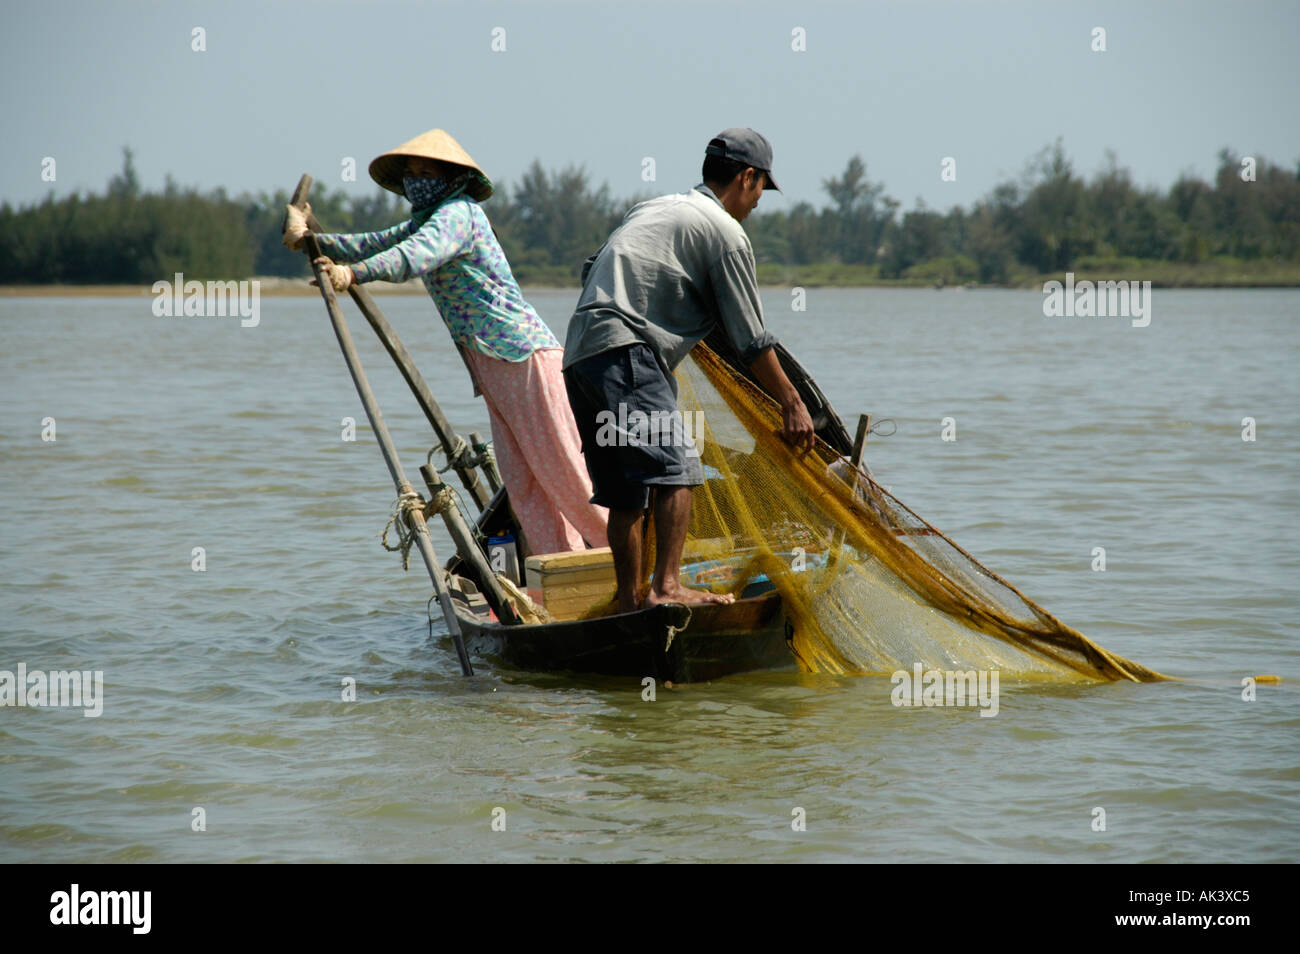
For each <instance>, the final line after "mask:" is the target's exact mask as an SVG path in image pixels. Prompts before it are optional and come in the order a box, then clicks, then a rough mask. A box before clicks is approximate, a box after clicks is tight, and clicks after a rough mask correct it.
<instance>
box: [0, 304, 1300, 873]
mask: <svg viewBox="0 0 1300 954" xmlns="http://www.w3.org/2000/svg"><path fill="white" fill-rule="evenodd" d="M530 297H531V299H532V300H533V301H534V303H535V304H536V305H537V307H538V308H539V310H540V311H541V312H542V313H543V315H544V316H545V317H546V318H547V319H548V320H549V321H551V322H552V324H553V325H554V326H555V327H556V328H557V329H558V330H561V332H562V329H563V324H564V322H565V320H566V318H567V312H568V309H569V308H570V307H571V306H572V302H573V300H574V295H573V294H571V293H568V292H536V293H534V294H532V295H531V296H530ZM150 301H151V299H150V298H148V297H142V298H140V299H102V300H90V299H42V300H37V299H28V300H14V299H0V382H3V384H2V390H0V396H2V397H3V402H4V404H3V409H4V414H3V418H0V462H2V465H3V466H2V468H0V505H2V506H3V511H4V520H3V524H2V529H0V534H2V542H0V669H9V670H14V669H16V667H17V665H18V664H19V663H20V662H21V663H24V664H25V665H26V666H27V667H28V668H29V669H42V670H56V669H72V668H78V669H92V670H102V671H103V673H104V684H105V685H104V711H103V715H102V716H100V717H99V718H85V717H83V716H82V715H81V713H80V711H78V710H71V709H52V708H30V707H29V708H18V707H8V708H0V860H5V861H31V860H41V861H109V860H137V861H234V860H253V861H272V860H275V861H279V860H288V861H300V860H340V861H389V860H392V861H397V860H402V861H406V860H412V861H413V860H467V861H528V860H585V861H636V860H642V861H659V860H688V859H701V860H763V861H771V860H784V861H846V860H879V861H890V860H914V861H939V860H958V861H1012V860H1028V861H1041V860H1072V861H1125V862H1128V861H1164V862H1172V861H1295V860H1297V852H1296V848H1295V846H1296V844H1298V843H1300V802H1298V799H1297V790H1298V787H1300V755H1298V754H1297V748H1298V747H1297V742H1300V693H1298V692H1297V691H1296V685H1297V683H1295V682H1291V683H1289V684H1288V683H1283V684H1282V685H1280V686H1261V687H1259V690H1258V698H1257V699H1256V701H1254V702H1245V701H1243V700H1242V698H1241V685H1240V680H1241V678H1242V677H1243V676H1246V675H1251V674H1256V673H1280V674H1282V675H1283V676H1288V677H1292V678H1293V679H1300V653H1298V652H1297V643H1296V627H1295V620H1296V617H1297V609H1298V608H1300V598H1298V596H1297V581H1298V580H1300V543H1297V536H1296V531H1297V527H1298V525H1300V520H1297V516H1298V515H1300V504H1298V503H1297V495H1296V476H1297V473H1298V472H1300V444H1298V443H1297V439H1296V436H1297V433H1300V431H1298V425H1300V422H1298V421H1297V411H1296V408H1297V406H1300V375H1297V373H1296V370H1295V366H1294V362H1295V358H1296V354H1297V344H1298V343H1300V293H1297V292H1294V291H1225V292H1218V291H1202V292H1174V291H1164V292H1162V291H1159V290H1157V292H1156V296H1155V299H1154V313H1153V320H1152V323H1151V325H1150V327H1148V328H1143V329H1139V328H1132V327H1130V326H1129V325H1128V323H1127V322H1125V321H1122V320H1120V319H1075V320H1072V321H1069V320H1060V319H1058V320H1052V319H1047V318H1044V317H1043V315H1042V309H1041V301H1042V296H1041V294H1039V293H1035V292H991V291H990V292H986V291H970V292H953V291H946V292H942V293H937V292H932V291H853V290H835V291H832V290H818V289H812V290H810V291H809V298H808V310H807V311H806V312H803V313H795V312H792V311H791V310H790V306H789V302H790V296H789V294H788V293H783V292H779V291H771V292H767V293H765V302H766V304H767V308H768V312H769V324H770V325H771V326H772V327H773V328H774V329H775V330H776V331H777V333H778V334H779V335H781V337H782V338H783V339H784V340H785V341H786V342H787V343H788V344H789V346H790V347H791V348H792V350H793V351H794V352H795V353H796V354H797V355H798V356H799V357H800V358H801V359H802V360H803V361H804V363H805V364H806V365H807V366H808V367H809V368H810V369H811V370H812V371H813V373H814V374H815V375H816V376H817V378H818V380H819V382H820V383H821V384H822V386H823V388H824V389H825V390H826V391H827V393H828V394H829V395H830V397H831V399H832V401H833V402H834V403H835V404H836V406H837V407H838V408H839V409H840V411H841V412H842V413H843V414H844V415H845V416H846V417H847V416H849V415H855V414H856V413H857V412H859V411H870V412H872V413H873V414H876V415H879V416H886V417H891V418H894V419H896V420H897V422H898V428H899V429H898V432H897V434H895V435H894V436H892V437H888V438H873V439H872V442H871V443H870V444H869V452H868V459H869V461H870V463H871V464H872V466H873V468H874V470H875V471H876V474H877V476H878V478H879V479H880V480H881V481H882V482H883V483H885V484H886V485H888V486H890V487H891V488H892V489H893V491H894V492H895V493H896V494H897V495H898V496H899V497H900V498H901V499H902V500H903V501H905V502H906V503H908V504H909V505H910V506H912V507H913V508H914V509H916V510H917V511H918V512H919V513H921V514H922V515H923V516H925V517H927V518H928V519H929V520H931V521H932V522H934V523H935V524H936V525H938V526H939V527H941V528H942V529H944V530H945V531H947V532H949V533H950V534H951V535H952V536H953V537H954V538H955V539H956V540H957V542H958V543H960V544H962V545H963V546H964V547H966V548H967V549H969V550H971V551H972V552H973V553H974V554H975V555H976V556H978V557H980V558H982V559H984V560H985V562H987V563H988V564H989V565H990V566H991V567H992V568H993V569H995V570H997V571H999V572H1000V573H1002V574H1003V575H1005V576H1006V577H1007V578H1008V579H1010V580H1011V581H1012V582H1013V583H1015V584H1017V585H1018V586H1019V587H1020V588H1021V589H1022V590H1024V591H1025V592H1026V593H1027V594H1028V595H1029V596H1031V597H1033V598H1035V599H1036V600H1038V601H1039V602H1041V603H1043V604H1044V605H1045V606H1046V607H1048V608H1049V609H1050V610H1052V611H1053V612H1054V613H1056V614H1057V615H1058V616H1060V617H1061V618H1062V619H1064V620H1065V621H1066V622H1068V623H1070V624H1072V625H1074V626H1076V627H1077V628H1079V629H1081V630H1082V631H1083V632H1085V633H1086V634H1088V635H1089V636H1091V637H1093V638H1094V639H1095V640H1096V641H1098V642H1099V643H1101V644H1102V645H1103V646H1105V647H1107V648H1108V649H1111V650H1114V651H1116V652H1118V653H1121V654H1123V655H1126V656H1129V657H1131V658H1133V659H1136V660H1138V661H1140V662H1143V663H1145V664H1147V665H1149V666H1152V667H1154V668H1156V669H1159V670H1161V671H1163V672H1167V673H1170V674H1174V675H1180V676H1185V677H1188V678H1189V681H1188V682H1185V683H1168V684H1160V685H1151V686H1136V685H1108V686H1099V687H1088V688H1079V687H1069V688H1064V687H1062V688H1050V687H1049V688H1041V687H1040V688H1033V689H1027V688H1017V687H1007V686H1004V687H1003V692H1002V698H1001V703H1000V711H999V714H998V716H997V717H996V718H979V717H978V714H977V710H975V709H903V708H895V707H893V706H892V705H891V704H890V693H889V690H890V688H891V687H890V685H889V684H888V682H887V681H886V680H883V679H844V678H832V677H821V676H807V675H799V674H796V673H765V674H757V675H751V676H745V677H736V678H731V679H727V680H723V681H720V682H717V683H714V684H711V685H694V686H689V687H684V688H681V689H679V690H676V691H665V690H662V689H661V690H660V692H659V694H658V698H657V701H655V702H653V703H650V702H643V701H642V698H641V692H640V689H641V687H640V684H639V683H633V682H628V683H626V684H625V683H622V682H616V681H599V680H592V679H583V678H574V677H560V676H549V675H540V674H530V673H521V672H514V671H510V670H507V669H504V668H502V667H500V666H493V665H491V664H489V663H485V662H480V663H479V664H478V671H479V675H478V676H477V677H476V678H475V679H473V680H470V681H467V680H464V679H462V678H461V677H460V676H459V674H458V673H459V670H458V667H457V664H456V660H455V656H454V653H453V652H452V651H451V649H450V645H449V644H447V643H446V642H445V641H444V640H443V639H441V638H440V637H438V636H437V635H436V633H437V632H440V630H441V624H440V623H439V624H438V625H437V626H436V627H435V636H434V637H433V638H430V636H429V634H428V630H427V623H426V618H425V601H426V599H427V598H428V596H429V593H428V580H427V578H423V579H422V577H423V573H422V572H421V571H418V564H417V567H415V568H413V569H412V572H410V573H408V574H405V575H404V574H403V573H402V572H401V568H400V563H399V561H398V558H397V557H396V556H395V555H392V554H388V553H385V552H384V551H383V550H382V549H381V548H380V546H379V544H378V542H377V539H376V538H377V534H378V532H379V530H380V529H381V528H382V526H383V524H384V522H385V520H386V519H387V516H388V511H389V506H390V503H391V498H392V493H391V484H390V483H389V479H388V475H387V472H386V470H385V468H384V465H383V462H382V459H381V457H380V455H379V453H378V449H377V447H376V446H375V444H374V441H373V439H372V438H371V437H370V435H369V433H368V432H367V430H366V429H365V428H364V427H362V428H361V429H360V434H359V439H358V440H357V441H356V442H355V443H345V442H343V441H341V440H340V430H341V427H340V420H341V419H342V418H343V417H347V416H351V417H354V418H356V419H357V420H359V421H363V422H364V415H363V413H362V411H361V408H360V405H359V402H358V401H357V399H356V396H355V393H354V392H353V391H352V386H351V382H350V381H349V379H348V377H347V374H346V371H345V369H344V365H343V361H342V358H341V357H340V355H339V353H338V349H337V345H336V344H335V342H334V340H333V336H332V334H331V332H330V330H329V326H328V322H327V320H326V318H325V315H324V311H323V308H322V306H321V305H320V303H319V301H318V300H317V299H312V298H302V299H288V298H267V299H264V300H263V301H262V302H261V323H260V324H259V325H258V326H257V327H254V328H241V327H240V325H239V322H238V320H237V319H217V318H211V319H162V318H155V317H153V315H152V314H151V312H150V308H149V305H150ZM381 303H382V304H383V306H384V307H385V310H386V311H387V312H388V314H389V317H390V318H391V319H392V320H393V321H394V323H395V325H396V326H397V327H398V329H399V331H401V332H402V334H403V335H404V337H405V339H406V341H407V343H408V345H409V346H410V347H411V350H412V351H413V352H414V353H415V355H416V357H417V359H418V360H419V361H420V364H421V366H422V367H423V368H424V370H425V373H426V375H427V377H428V378H429V379H430V382H431V383H432V385H433V387H434V390H435V392H436V394H437V396H438V398H439V400H440V401H441V402H442V403H443V406H444V409H445V410H446V411H447V413H448V416H449V417H450V418H451V419H452V421H453V422H454V423H455V424H456V425H457V426H458V427H460V428H461V429H462V430H464V431H469V430H473V429H479V430H482V431H483V432H485V433H486V432H487V430H488V426H487V415H486V412H485V411H484V409H483V407H482V405H481V404H480V403H478V402H477V401H476V400H475V399H474V398H473V397H472V395H471V393H470V389H469V386H468V384H467V382H466V380H465V374H464V370H463V366H462V365H461V363H460V360H459V358H458V357H457V356H456V355H455V353H454V352H453V351H452V350H451V348H450V346H449V342H448V337H447V334H446V331H445V330H444V328H443V327H442V326H441V323H440V322H439V321H438V320H437V319H436V318H435V317H434V315H433V313H432V308H431V305H430V304H429V303H428V302H427V300H424V299H422V298H418V297H401V298H383V299H381ZM349 315H350V316H352V317H353V326H354V333H355V335H356V337H357V340H358V343H359V345H360V347H361V348H362V353H363V358H364V359H365V360H366V362H367V368H368V370H369V371H370V373H371V377H372V383H373V384H374V385H375V388H376V391H377V393H378V395H379V398H380V401H381V403H382V406H383V408H384V411H385V416H386V417H387V419H388V422H389V425H390V427H391V428H392V429H393V432H394V436H395V437H396V439H397V441H398V444H399V447H400V448H401V449H402V451H403V454H404V459H405V463H406V465H407V467H408V468H409V469H411V471H412V472H414V467H415V465H417V464H418V463H421V462H422V461H423V459H424V453H425V451H426V450H427V448H428V444H429V442H430V440H431V435H430V434H429V433H428V430H427V425H425V424H424V423H423V419H422V418H421V416H420V415H419V413H418V411H417V410H416V409H415V407H414V405H413V403H412V402H411V401H410V399H409V398H408V397H407V394H406V393H405V388H404V385H403V384H402V383H401V381H400V379H398V378H397V376H396V374H395V373H393V372H391V371H390V369H389V365H388V364H387V358H386V356H385V355H384V354H383V353H382V351H381V350H380V348H379V346H378V345H377V343H376V342H375V341H374V340H373V337H372V336H371V335H370V332H369V330H368V328H367V326H366V325H365V324H364V322H363V321H361V320H360V319H359V317H356V316H355V312H354V311H351V310H350V311H349ZM1247 416H1249V417H1253V418H1254V419H1255V420H1256V424H1257V429H1258V431H1257V437H1258V439H1257V440H1256V441H1255V442H1253V443H1248V442H1243V441H1242V439H1241V421H1242V418H1243V417H1247ZM46 417H53V418H54V419H55V421H56V428H57V430H56V436H57V440H56V441H54V442H48V441H42V440H41V431H42V419H43V418H46ZM944 417H953V418H955V419H956V426H957V437H958V439H957V441H956V442H944V441H941V440H940V439H939V432H940V421H941V419H942V418H944ZM435 532H436V534H437V535H436V536H435V543H436V544H437V545H438V547H439V549H440V553H442V554H443V555H446V554H449V553H450V552H451V547H450V544H449V543H448V542H447V540H446V539H445V537H443V536H442V535H441V532H440V530H439V531H435ZM1098 546H1101V547H1105V549H1106V560H1107V563H1106V570H1105V572H1094V571H1093V570H1092V569H1091V564H1092V562H1093V548H1094V547H1098ZM195 547H203V548H204V550H205V553H206V570H205V571H204V572H194V571H193V570H192V569H191V559H192V552H193V548H195ZM435 615H436V609H435ZM346 677H351V678H355V679H356V681H357V685H358V696H357V701H356V702H348V703H345V702H342V701H340V685H341V680H343V679H344V678H346ZM1096 807H1102V808H1104V809H1105V812H1106V831H1104V832H1098V831H1094V830H1093V829H1092V824H1093V818H1094V813H1093V810H1094V808H1096ZM195 808H202V809H203V810H204V815H205V818H206V831H202V832H197V831H194V830H192V824H191V823H192V820H193V818H194V817H195V816H194V809H195ZM495 808H501V809H504V812H505V820H506V830H505V831H494V830H493V829H492V817H493V809H495ZM796 809H802V810H803V813H804V815H805V816H806V822H807V827H806V831H802V832H799V831H794V830H792V827H791V821H792V818H793V817H794V815H793V814H792V813H794V812H795V810H796Z"/></svg>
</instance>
